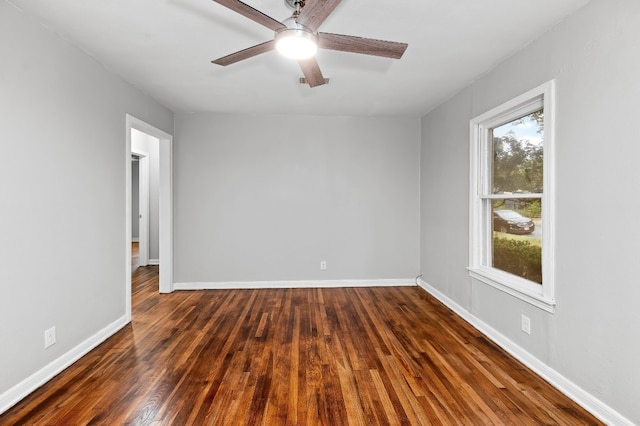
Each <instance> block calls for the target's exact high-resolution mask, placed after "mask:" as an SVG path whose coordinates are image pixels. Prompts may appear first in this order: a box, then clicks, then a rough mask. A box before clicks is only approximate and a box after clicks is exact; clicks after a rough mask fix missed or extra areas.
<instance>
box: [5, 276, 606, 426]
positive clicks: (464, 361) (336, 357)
mask: <svg viewBox="0 0 640 426" xmlns="http://www.w3.org/2000/svg"><path fill="white" fill-rule="evenodd" d="M132 281H133V288H132V310H133V321H132V323H131V324H130V325H128V326H126V327H124V328H123V329H122V330H120V331H119V332H118V333H116V334H115V335H114V336H112V337H111V338H109V339H108V340H107V341H105V342H104V343H103V344H101V345H100V346H98V347H97V348H96V349H95V350H93V351H92V352H90V353H89V354H87V355H86V356H85V357H83V358H82V359H80V360H78V361H77V362H76V363H74V364H73V365H72V366H70V367H69V368H68V369H67V370H65V371H64V372H63V373H61V374H60V375H58V376H57V377H55V378H54V379H52V380H51V381H50V382H48V383H47V384H45V385H44V386H42V387H41V388H40V389H38V390H36V391H35V392H33V393H32V394H31V395H29V396H28V397H27V398H25V399H24V400H22V401H21V402H19V403H18V404H17V405H16V406H14V407H13V408H12V409H10V410H8V411H7V412H6V413H4V414H2V415H0V424H2V425H56V424H59V425H119V424H136V425H138V424H139V425H219V424H246V425H377V424H384V425H414V424H415V425H423V424H424V425H426V424H429V425H456V424H458V425H476V424H493V425H510V424H518V425H538V424H550V425H591V424H593V425H599V424H601V423H600V422H598V421H597V420H596V419H595V418H594V417H593V416H591V415H590V414H589V413H587V412H586V411H585V410H583V409H582V408H581V407H579V406H578V405H576V404H575V403H573V402H572V401H571V400H569V399H568V398H566V397H565V396H563V395H562V394H561V393H560V392H559V391H557V390H556V389H554V388H553V387H551V386H550V385H549V384H548V383H546V382H545V381H544V380H542V379H541V378H540V377H538V376H536V375H535V374H533V373H532V372H531V371H530V370H528V369H527V368H525V367H524V366H523V365H522V364H520V363H518V362H517V361H516V360H514V359H513V358H512V357H511V356H509V355H508V354H507V353H505V352H504V351H503V350H501V349H500V348H499V347H497V346H496V345H495V344H494V343H493V342H491V341H489V340H488V339H487V338H486V337H485V336H483V335H482V334H481V333H480V332H478V331H477V330H475V329H474V328H472V327H471V326H469V325H468V324H467V323H466V322H465V321H464V320H462V319H461V318H460V317H458V316H457V315H455V314H454V313H453V312H451V311H450V310H449V309H448V308H446V307H445V306H443V305H442V304H440V303H439V302H438V301H437V300H436V299H434V298H433V297H431V296H430V295H429V294H427V293H426V292H424V291H423V290H422V289H420V288H418V287H389V288H330V289H329V288H324V289H261V290H211V291H205V290H202V291H191V292H175V293H171V294H159V293H158V268H157V267H135V268H134V275H133V279H132Z"/></svg>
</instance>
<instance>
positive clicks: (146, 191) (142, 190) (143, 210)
mask: <svg viewBox="0 0 640 426" xmlns="http://www.w3.org/2000/svg"><path fill="white" fill-rule="evenodd" d="M131 153H132V154H136V155H138V156H139V157H140V161H139V165H138V176H139V183H138V212H139V213H140V217H139V219H138V225H139V226H138V235H139V236H140V238H139V240H140V246H139V247H138V265H140V266H147V265H148V264H149V246H150V244H149V212H150V206H149V204H150V187H149V185H150V183H149V182H150V178H149V158H150V157H149V153H148V152H144V151H141V150H136V149H135V148H133V147H132V148H131ZM132 220H133V219H132Z"/></svg>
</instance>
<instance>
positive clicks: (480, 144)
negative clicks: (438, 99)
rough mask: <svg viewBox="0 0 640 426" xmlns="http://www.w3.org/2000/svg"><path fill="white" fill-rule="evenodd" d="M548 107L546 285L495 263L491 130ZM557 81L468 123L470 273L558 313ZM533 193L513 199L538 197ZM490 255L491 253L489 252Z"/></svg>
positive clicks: (544, 205)
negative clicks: (491, 204)
mask: <svg viewBox="0 0 640 426" xmlns="http://www.w3.org/2000/svg"><path fill="white" fill-rule="evenodd" d="M540 107H543V108H544V120H545V129H544V167H543V173H544V193H543V194H542V197H541V198H542V217H543V220H544V226H543V229H542V283H543V284H542V285H541V286H540V285H538V284H535V283H533V282H531V281H528V280H526V279H523V278H520V277H516V276H515V275H511V274H508V273H504V272H503V271H500V270H498V269H495V268H493V267H491V266H490V265H491V259H490V256H491V238H490V234H491V229H490V228H488V226H490V225H489V223H490V222H491V209H490V205H489V204H488V203H486V202H484V200H490V199H501V198H506V196H505V195H495V194H492V189H491V188H489V187H488V186H489V182H490V180H489V175H490V171H489V170H490V167H489V166H490V165H489V163H488V161H489V160H488V159H489V155H487V154H488V153H489V150H490V148H489V147H490V141H489V140H488V137H487V131H488V130H489V129H491V128H493V127H495V126H499V125H502V124H504V123H505V122H508V121H510V120H512V119H514V118H517V117H518V116H522V115H524V114H528V113H530V112H532V111H534V110H536V109H538V108H540ZM554 118H555V81H554V80H550V81H548V82H546V83H544V84H541V85H540V86H538V87H536V88H534V89H531V90H529V91H528V92H526V93H523V94H522V95H520V96H516V97H515V98H513V99H511V100H509V101H507V102H505V103H503V104H502V105H499V106H497V107H495V108H493V109H491V110H490V111H487V112H485V113H484V114H481V115H479V116H477V117H475V118H473V119H472V120H470V122H469V126H470V128H469V144H470V147H469V154H470V155H469V161H470V164H469V267H468V270H469V275H470V276H471V277H472V278H475V279H477V280H479V281H481V282H483V283H485V284H488V285H490V286H493V287H494V288H497V289H499V290H501V291H505V292H506V293H508V294H510V295H511V296H514V297H516V298H518V299H520V300H522V301H525V302H527V303H529V304H531V305H533V306H535V307H537V308H540V309H543V310H545V311H547V312H550V313H554V312H555V305H556V301H555V291H554V279H555V269H554V268H555V265H554V263H555V244H554V236H555V163H554V156H555V145H554V138H555V122H554ZM538 197H540V194H530V195H524V196H523V197H520V195H513V198H538ZM488 256H489V257H488Z"/></svg>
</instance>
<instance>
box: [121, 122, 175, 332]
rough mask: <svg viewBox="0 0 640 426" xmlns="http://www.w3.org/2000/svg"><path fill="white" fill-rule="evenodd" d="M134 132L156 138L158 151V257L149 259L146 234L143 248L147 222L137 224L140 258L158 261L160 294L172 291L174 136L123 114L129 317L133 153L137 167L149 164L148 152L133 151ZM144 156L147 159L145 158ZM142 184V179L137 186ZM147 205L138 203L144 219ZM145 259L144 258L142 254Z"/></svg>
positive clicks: (142, 177) (147, 261) (127, 303)
mask: <svg viewBox="0 0 640 426" xmlns="http://www.w3.org/2000/svg"><path fill="white" fill-rule="evenodd" d="M135 132H142V133H144V134H146V135H148V136H150V137H151V138H155V139H157V145H158V146H157V151H158V185H157V198H158V226H157V242H158V247H157V256H158V257H157V259H153V258H152V259H149V248H148V244H149V243H148V242H149V237H148V235H147V236H146V241H147V247H146V248H143V246H142V242H143V239H144V237H143V235H142V234H143V232H144V230H145V229H146V230H148V229H149V226H148V225H143V224H142V222H141V223H140V236H139V239H140V243H139V261H140V264H143V262H145V261H146V264H149V263H154V264H155V263H157V264H159V265H160V266H159V269H160V279H159V281H160V284H159V291H160V293H170V292H172V291H173V217H172V210H173V208H172V206H173V185H172V170H171V167H172V166H171V165H172V151H173V150H172V144H173V136H172V135H170V134H168V133H166V132H164V131H162V130H160V129H158V128H156V127H154V126H151V125H150V124H148V123H146V122H144V121H142V120H140V119H138V118H136V117H134V116H132V115H129V114H127V116H126V149H125V152H126V168H125V170H126V171H125V176H126V227H125V228H126V239H125V241H126V264H125V265H126V276H125V297H126V299H125V305H126V315H127V318H128V319H129V320H131V254H132V247H131V238H132V234H131V232H132V222H133V219H132V201H131V194H132V167H131V164H132V161H131V156H132V154H136V155H138V156H139V157H140V164H139V166H140V168H141V169H142V168H143V162H146V167H147V170H148V167H149V166H150V165H149V162H148V161H149V152H145V151H143V150H142V149H140V148H138V149H137V151H136V150H132V135H133V134H134V133H135ZM145 158H146V160H144V159H145ZM144 176H148V173H145V172H143V173H141V174H140V178H141V180H142V179H144ZM143 186H146V187H148V185H144V184H143V183H142V182H141V185H140V188H141V189H142V187H143ZM145 205H146V206H148V203H147V202H146V201H142V202H141V206H140V209H141V210H140V214H141V215H143V217H144V218H147V220H148V218H149V216H150V215H149V212H148V211H147V213H146V214H145V213H144V212H143V210H142V209H143V208H144V206H145ZM145 253H146V256H147V258H146V259H143V256H144V255H145Z"/></svg>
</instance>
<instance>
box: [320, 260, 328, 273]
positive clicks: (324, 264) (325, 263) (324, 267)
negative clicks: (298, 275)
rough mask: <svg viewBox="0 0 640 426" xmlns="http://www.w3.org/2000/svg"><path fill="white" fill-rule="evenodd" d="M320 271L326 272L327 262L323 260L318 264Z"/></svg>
mask: <svg viewBox="0 0 640 426" xmlns="http://www.w3.org/2000/svg"><path fill="white" fill-rule="evenodd" d="M320 270H321V271H326V270H327V261H326V260H323V261H321V262H320Z"/></svg>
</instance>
